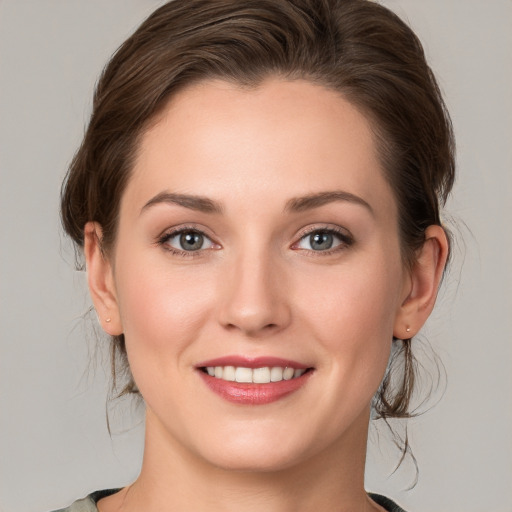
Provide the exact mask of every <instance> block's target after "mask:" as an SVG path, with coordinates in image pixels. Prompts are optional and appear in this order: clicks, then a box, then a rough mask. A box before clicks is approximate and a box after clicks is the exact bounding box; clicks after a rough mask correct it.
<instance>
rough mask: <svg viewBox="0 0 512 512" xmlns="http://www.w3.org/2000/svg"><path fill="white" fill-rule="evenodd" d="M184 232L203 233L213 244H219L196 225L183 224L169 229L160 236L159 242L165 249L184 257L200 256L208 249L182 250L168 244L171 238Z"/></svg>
mask: <svg viewBox="0 0 512 512" xmlns="http://www.w3.org/2000/svg"><path fill="white" fill-rule="evenodd" d="M183 233H194V234H199V235H202V236H203V237H204V238H205V239H207V240H210V242H211V243H212V244H214V245H218V244H215V242H213V241H212V239H211V237H209V236H208V235H207V234H206V233H204V231H202V230H201V229H198V228H197V227H195V226H182V227H179V228H177V229H173V230H171V231H167V232H165V233H164V234H163V235H162V236H160V237H159V238H158V240H157V244H158V245H160V246H161V247H162V248H163V249H164V250H166V251H169V252H170V253H172V254H174V255H176V256H181V257H183V258H196V257H198V256H201V254H202V253H203V252H204V251H205V250H206V249H198V250H196V251H182V250H180V249H176V247H172V246H171V245H169V244H168V242H169V240H171V239H173V238H174V237H176V236H179V235H181V234H183Z"/></svg>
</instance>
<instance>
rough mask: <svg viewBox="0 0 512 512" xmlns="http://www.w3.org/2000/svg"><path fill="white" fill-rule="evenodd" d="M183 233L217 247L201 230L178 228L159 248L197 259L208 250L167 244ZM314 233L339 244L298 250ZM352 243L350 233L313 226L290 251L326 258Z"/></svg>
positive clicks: (163, 237)
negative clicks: (338, 241) (186, 248)
mask: <svg viewBox="0 0 512 512" xmlns="http://www.w3.org/2000/svg"><path fill="white" fill-rule="evenodd" d="M183 233H195V234H199V235H201V236H203V237H204V238H205V239H207V240H210V242H211V243H212V244H214V245H218V244H215V242H213V241H212V240H211V238H210V237H209V236H208V235H206V234H205V233H204V231H202V230H201V229H198V228H197V227H195V226H182V227H180V228H177V229H173V230H171V231H167V232H166V233H164V234H163V235H162V236H160V237H159V238H158V240H157V244H158V245H160V246H161V247H163V248H164V250H166V251H169V252H170V253H172V254H174V255H177V256H181V257H184V258H194V257H198V256H201V255H202V253H203V252H204V251H205V250H208V249H198V250H196V251H184V250H180V249H176V248H175V247H172V246H171V245H169V244H168V242H169V240H171V239H172V238H175V237H176V236H179V235H181V234H183ZM314 233H326V234H330V235H333V236H334V237H336V238H338V239H339V240H340V243H339V244H338V245H337V246H335V247H333V248H332V249H327V250H325V251H315V250H313V249H300V248H299V247H297V245H298V244H299V243H300V242H301V241H302V240H304V239H305V238H306V237H308V236H311V235H312V234H314ZM353 243H354V239H353V238H352V235H351V234H350V233H348V232H347V231H346V230H342V229H340V228H336V227H332V226H329V227H327V226H326V227H318V226H315V227H311V228H309V229H307V230H305V231H304V232H302V233H301V235H300V238H299V239H298V241H297V242H294V243H293V244H292V246H291V247H292V249H295V250H302V251H306V252H308V253H309V254H311V255H313V256H328V255H330V254H333V253H336V252H339V251H342V250H344V249H346V248H348V247H350V246H351V245H353Z"/></svg>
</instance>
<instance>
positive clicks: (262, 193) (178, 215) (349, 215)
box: [110, 79, 409, 470]
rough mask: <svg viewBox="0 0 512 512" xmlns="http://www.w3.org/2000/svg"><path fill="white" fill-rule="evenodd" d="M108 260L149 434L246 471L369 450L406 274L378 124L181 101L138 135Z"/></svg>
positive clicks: (217, 92) (239, 98)
mask: <svg viewBox="0 0 512 512" xmlns="http://www.w3.org/2000/svg"><path fill="white" fill-rule="evenodd" d="M110 263H111V268H110V272H111V279H112V283H113V284H112V289H113V295H114V297H115V303H116V308H117V311H118V316H116V320H115V321H114V322H113V323H112V324H111V326H110V328H111V329H114V330H115V329H116V328H118V329H119V332H123V333H124V334H125V339H126V347H127V351H128V357H129V362H130V366H131V369H132V372H133V375H134V378H135V381H136V383H137V385H138V387H139V389H140V391H141V393H142V395H143V397H144V399H145V402H146V405H147V435H150V436H153V437H154V438H159V439H161V440H163V439H165V440H166V443H167V444H170V445H172V446H175V447H176V450H178V449H179V450H184V451H185V452H186V453H188V454H191V455H193V456H194V457H198V458H199V459H201V460H202V461H205V462H207V463H210V464H214V465H216V466H218V467H224V468H232V469H243V470H249V469H264V470H269V469H277V468H285V467H288V466H290V465H293V464H296V463H299V462H301V461H304V460H306V459H312V458H315V457H316V458H322V457H327V454H332V453H338V454H341V453H344V451H345V452H346V451H347V450H350V447H351V446H354V443H356V444H357V443H359V441H361V440H363V442H365V440H366V428H367V423H368V415H369V404H370V401H371V398H372V396H373V394H374V393H375V391H376V389H377V388H378V386H379V383H380V381H381V379H382V376H383V373H384V371H385V368H386V364H387V361H388V356H389V352H390V346H391V340H392V336H393V329H394V326H395V323H396V321H397V316H398V314H399V311H400V307H401V305H402V303H403V302H404V299H405V297H406V296H407V294H408V293H409V289H408V286H409V285H408V283H409V279H408V277H407V272H406V270H405V268H404V267H403V265H402V261H401V257H400V244H399V237H398V230H397V210H396V203H395V200H394V197H393V193H392V190H391V189H390V187H389V185H388V183H387V182H386V180H385V179H384V177H383V171H382V168H381V165H380V163H379V159H378V156H377V154H376V150H375V146H374V142H373V140H372V134H371V130H370V126H369V124H368V122H367V120H366V119H365V117H363V116H362V115H361V114H360V113H359V112H358V111H357V110H356V109H355V108H354V107H353V106H352V105H351V104H350V103H348V102H347V101H346V100H344V99H343V98H342V97H340V95H338V94H337V93H335V92H333V91H330V90H327V89H324V88H322V87H320V86H318V85H312V84H310V83H308V82H305V81H290V82H287V81H280V80H277V79H276V80H268V81H266V82H265V83H263V84H262V85H261V86H260V87H258V88H256V89H253V90H247V89H245V90H244V89H241V88H238V87H236V86H234V85H230V84H228V83H225V82H221V81H215V82H205V83H202V84H199V85H195V86H193V87H190V88H188V89H186V90H184V91H182V92H181V93H180V94H179V95H177V96H176V97H174V98H173V100H172V101H171V102H170V104H169V105H168V107H167V108H166V109H165V111H164V112H163V113H162V115H161V116H160V117H159V118H158V119H157V122H156V123H154V124H153V125H152V126H151V127H150V128H149V129H148V131H147V132H146V133H145V134H144V136H143V139H142V142H141V146H140V150H139V153H138V157H137V160H136V163H135V166H134V170H133V175H132V177H131V179H130V181H129V183H128V185H127V188H126V191H125V193H124V195H123V198H122V202H121V209H120V220H119V230H118V238H117V241H116V245H115V247H114V250H113V252H112V254H111V260H110Z"/></svg>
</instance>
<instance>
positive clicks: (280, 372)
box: [200, 365, 312, 384]
mask: <svg viewBox="0 0 512 512" xmlns="http://www.w3.org/2000/svg"><path fill="white" fill-rule="evenodd" d="M200 370H201V371H203V372H204V373H207V374H208V375H209V376H210V377H214V378H216V379H221V380H224V381H227V382H240V383H248V384H250V383H252V384H268V383H269V382H281V381H283V380H292V379H298V378H299V377H302V375H304V373H306V372H308V371H311V370H312V368H305V369H304V368H293V367H291V366H284V367H283V366H271V367H269V366H263V367H260V368H247V367H244V366H230V365H228V366H204V367H201V368H200Z"/></svg>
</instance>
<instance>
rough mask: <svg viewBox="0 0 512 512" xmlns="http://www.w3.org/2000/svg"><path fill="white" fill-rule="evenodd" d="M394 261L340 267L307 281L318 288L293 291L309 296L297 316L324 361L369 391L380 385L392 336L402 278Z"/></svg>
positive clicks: (333, 369) (399, 268)
mask: <svg viewBox="0 0 512 512" xmlns="http://www.w3.org/2000/svg"><path fill="white" fill-rule="evenodd" d="M396 261H399V259H398V260H392V259H386V258H385V257H384V256H382V258H372V259H371V260H370V261H361V262H360V264H357V265H355V264H352V265H347V266H346V267H343V266H340V267H339V268H337V269H336V270H334V271H333V272H331V273H330V274H329V276H328V278H326V276H324V277H323V279H320V276H316V279H312V280H311V282H317V283H323V286H321V287H318V286H316V287H311V286H310V287H309V289H308V293H306V290H301V291H299V293H298V294H299V295H300V296H303V297H304V296H305V297H307V299H308V300H307V301H303V303H302V311H303V314H302V316H303V318H307V319H308V323H309V328H310V329H313V330H314V331H315V337H316V339H317V340H319V342H320V344H321V345H322V347H323V350H324V352H325V355H326V365H327V366H329V367H330V368H331V371H332V372H334V373H336V374H337V375H340V376H341V377H339V378H343V379H346V380H351V381H352V382H351V384H350V385H353V384H354V381H355V382H357V383H358V384H359V385H363V386H365V387H367V388H368V389H367V391H366V392H367V393H370V395H371V394H373V392H374V391H375V389H376V387H378V385H379V384H380V380H381V379H382V376H383V374H384V371H385V369H386V366H387V362H388V358H389V352H390V348H391V342H392V338H393V327H394V322H395V316H396V312H397V309H398V303H399V297H400V291H401V286H400V283H401V279H402V274H401V267H400V265H399V264H398V263H396ZM344 385H347V384H346V383H344ZM374 388H375V389H374Z"/></svg>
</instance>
